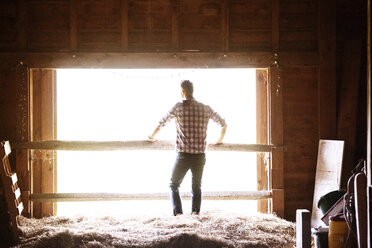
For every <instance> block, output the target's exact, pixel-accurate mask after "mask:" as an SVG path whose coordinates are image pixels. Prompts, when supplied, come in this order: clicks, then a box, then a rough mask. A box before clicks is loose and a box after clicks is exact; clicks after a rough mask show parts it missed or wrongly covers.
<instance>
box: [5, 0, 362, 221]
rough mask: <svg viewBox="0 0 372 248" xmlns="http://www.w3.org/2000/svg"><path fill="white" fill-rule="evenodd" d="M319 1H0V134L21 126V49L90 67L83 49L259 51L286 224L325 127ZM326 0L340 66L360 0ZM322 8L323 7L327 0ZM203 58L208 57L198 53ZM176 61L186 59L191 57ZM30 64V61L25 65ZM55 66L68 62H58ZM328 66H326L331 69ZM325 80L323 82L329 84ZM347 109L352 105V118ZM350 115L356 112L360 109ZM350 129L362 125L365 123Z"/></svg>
mask: <svg viewBox="0 0 372 248" xmlns="http://www.w3.org/2000/svg"><path fill="white" fill-rule="evenodd" d="M324 2H325V1H322V0H136V1H134V0H107V1H101V0H78V1H73V0H48V1H47V0H27V1H26V0H17V1H12V0H4V1H1V2H0V57H2V56H3V57H2V58H8V57H10V58H12V60H5V59H3V60H2V62H0V67H1V68H3V69H2V70H1V71H0V88H1V90H0V117H1V120H2V121H1V123H0V135H1V136H0V138H1V139H10V140H11V141H17V140H20V139H21V136H20V133H22V132H20V130H19V129H20V128H22V127H23V126H24V125H23V126H22V125H20V123H19V122H20V118H18V117H15V116H14V113H16V112H17V111H18V112H19V109H20V108H21V107H22V106H20V104H18V102H19V99H20V94H19V93H17V92H18V91H17V89H16V87H17V83H16V79H15V78H16V76H17V75H15V74H16V68H18V67H19V66H20V62H21V61H22V57H23V55H24V54H25V53H27V54H28V53H31V52H34V54H32V55H30V54H29V55H27V56H28V57H33V58H40V65H41V63H43V64H42V65H48V63H49V64H55V63H56V60H58V63H59V64H63V61H62V62H61V61H60V60H59V59H60V57H58V54H63V56H66V53H67V55H68V56H71V57H74V56H76V54H80V55H82V56H83V58H84V56H86V58H88V59H89V63H87V64H93V65H94V64H95V63H97V64H99V65H100V66H102V64H101V60H100V59H101V58H94V56H91V55H89V54H90V53H93V52H99V53H108V54H107V56H110V54H109V53H113V54H116V55H117V54H123V56H125V55H126V54H128V53H133V52H137V53H144V54H146V53H149V52H151V53H153V54H152V56H156V53H159V54H161V52H174V53H176V52H190V53H192V54H195V53H196V54H197V53H202V52H210V53H212V54H213V53H222V54H227V55H228V54H229V53H232V52H234V53H246V52H268V53H271V54H272V57H273V59H272V61H273V62H275V63H273V64H272V65H270V64H268V65H267V66H273V67H275V68H276V69H275V70H277V75H276V77H277V78H276V80H277V81H276V82H278V84H277V85H276V86H275V87H277V90H279V91H280V93H281V94H282V97H283V134H282V135H283V143H284V145H285V148H284V155H283V160H284V190H285V202H284V206H285V212H284V214H285V218H287V219H289V220H294V219H295V213H296V209H298V208H301V209H311V203H312V192H313V187H314V178H315V167H316V154H317V146H318V140H319V131H320V130H321V129H320V128H321V127H326V126H327V125H328V124H329V123H328V120H326V119H324V118H323V117H322V118H320V115H319V106H320V105H319V104H320V103H321V102H322V101H321V100H320V99H319V96H320V95H319V89H320V85H319V75H324V74H319V73H320V68H319V53H320V49H322V47H323V46H322V45H324V44H323V43H322V42H323V41H322V39H319V37H320V35H321V33H320V32H323V34H324V31H322V29H320V27H322V26H323V25H326V24H327V23H324V22H325V21H324V20H323V19H322V17H324V13H323V14H322V15H321V16H319V14H320V12H319V10H320V6H319V3H324ZM331 2H332V3H334V4H336V5H337V6H333V9H336V20H335V25H336V37H337V40H336V43H335V44H334V43H333V42H331V43H330V44H329V45H330V46H332V47H336V49H337V55H336V59H337V63H336V65H337V66H338V67H340V65H342V55H343V52H344V50H343V49H344V40H345V39H344V38H345V37H346V38H347V39H349V40H350V39H351V37H353V38H356V39H359V40H363V39H364V36H363V35H364V34H363V32H360V31H359V30H360V27H359V25H360V22H362V21H363V20H365V18H366V17H365V13H364V12H363V11H364V9H365V8H366V7H365V6H366V4H365V2H366V1H365V0H357V1H352V0H337V1H331ZM327 4H328V5H331V3H329V2H328V1H327ZM331 7H332V6H331ZM356 27H358V28H356ZM332 38H334V37H332ZM320 43H321V44H320ZM362 47H364V45H363V44H362ZM48 53H50V54H48ZM53 56H56V57H53ZM105 56H106V55H105ZM145 56H146V55H145ZM159 56H160V55H159ZM216 57H218V56H216ZM210 58H213V57H208V59H210ZM41 61H42V62H41ZM182 62H183V63H184V64H186V65H189V66H192V65H193V61H187V60H182ZM340 63H341V64H340ZM194 64H195V63H194ZM216 64H218V63H216ZM232 64H233V63H232ZM37 65H38V61H37V59H36V62H35V60H34V64H33V66H37ZM21 66H24V67H27V65H21ZM64 66H65V67H68V64H64ZM362 66H363V63H362ZM331 69H333V70H335V68H334V67H333V68H331ZM336 74H337V78H336V79H337V82H339V81H340V80H341V79H340V77H342V75H341V74H340V73H337V71H336ZM361 78H362V76H361ZM330 83H331V84H332V85H333V83H334V82H330ZM361 85H363V84H361ZM325 86H327V85H325ZM328 86H329V85H328ZM342 89H344V88H340V87H337V84H336V88H335V87H333V86H332V87H330V88H329V90H330V91H331V92H330V93H331V94H333V95H335V96H336V97H338V96H339V95H340V92H339V91H340V90H342ZM359 91H360V90H359ZM320 92H323V91H322V90H321V91H320ZM321 99H323V100H324V99H326V98H324V97H322V98H321ZM338 100H339V99H338V98H336V101H338ZM354 100H355V99H354ZM358 101H362V100H358ZM21 105H22V104H21ZM358 106H363V101H362V102H358ZM23 108H24V105H23ZM358 110H359V108H358ZM334 111H336V113H334ZM340 111H341V112H342V111H343V110H342V109H338V110H336V109H335V110H333V113H332V114H335V115H336V116H337V114H338V113H340ZM360 111H362V110H360ZM357 113H358V111H356V112H355V115H356V114H357ZM359 113H360V115H362V116H363V115H364V113H363V112H359ZM360 115H358V116H357V117H356V118H358V120H359V121H357V124H356V126H357V127H360V126H359V124H360V123H362V122H363V118H361V117H359V116H360ZM357 129H358V130H360V129H361V130H364V129H365V127H364V126H361V127H360V128H357ZM355 133H357V132H355ZM359 134H360V133H359ZM355 135H357V134H355ZM362 136H363V132H361V135H359V136H356V137H354V138H355V139H356V141H355V144H356V145H355V146H356V147H357V148H360V147H361V146H363V145H364V143H363V141H362V140H364V137H362ZM323 138H335V137H323ZM346 138H348V137H346ZM361 149H363V148H361Z"/></svg>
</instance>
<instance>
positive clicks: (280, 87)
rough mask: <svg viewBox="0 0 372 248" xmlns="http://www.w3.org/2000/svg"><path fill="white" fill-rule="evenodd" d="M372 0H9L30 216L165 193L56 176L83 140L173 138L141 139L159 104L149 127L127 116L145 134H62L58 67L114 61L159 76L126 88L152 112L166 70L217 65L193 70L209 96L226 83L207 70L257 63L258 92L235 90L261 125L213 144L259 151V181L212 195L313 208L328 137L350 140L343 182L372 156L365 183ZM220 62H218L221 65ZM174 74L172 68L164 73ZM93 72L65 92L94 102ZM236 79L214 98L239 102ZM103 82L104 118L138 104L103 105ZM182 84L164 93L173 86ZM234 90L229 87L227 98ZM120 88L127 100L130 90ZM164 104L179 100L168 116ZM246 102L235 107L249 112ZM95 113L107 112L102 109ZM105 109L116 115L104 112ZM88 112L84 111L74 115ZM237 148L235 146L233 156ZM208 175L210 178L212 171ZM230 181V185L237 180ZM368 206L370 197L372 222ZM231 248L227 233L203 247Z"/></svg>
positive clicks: (7, 119)
mask: <svg viewBox="0 0 372 248" xmlns="http://www.w3.org/2000/svg"><path fill="white" fill-rule="evenodd" d="M369 4H370V1H369V0H353V1H351V0H327V1H322V0H175V1H173V0H106V1H100V0H76V1H74V0H27V1H26V0H16V1H11V0H5V1H0V58H1V62H0V89H1V90H0V120H1V121H0V140H2V141H9V143H10V146H11V148H12V153H11V155H10V156H9V160H10V165H11V169H12V170H13V171H14V172H16V174H17V177H18V182H17V184H18V186H19V189H20V193H21V196H20V199H21V202H22V205H23V207H24V209H23V211H22V214H21V215H22V217H21V220H23V222H24V223H27V222H28V221H29V220H31V219H33V218H35V219H40V218H43V217H49V216H56V215H57V214H58V209H59V207H58V204H59V203H58V202H61V201H86V202H88V203H91V202H92V204H93V202H96V201H101V200H104V201H113V200H120V201H121V202H123V203H124V204H125V202H129V201H132V200H137V199H139V200H146V201H156V200H162V201H164V200H167V199H168V196H167V195H166V194H162V193H153V192H149V191H148V192H146V191H144V192H141V193H138V192H130V191H129V192H122V191H118V192H116V191H115V190H114V189H112V191H111V192H110V193H106V194H98V193H99V192H100V191H99V189H98V190H94V191H91V192H88V191H75V192H60V191H59V189H58V188H61V187H62V186H60V185H59V184H58V183H59V182H58V180H57V179H59V177H58V175H59V174H58V171H61V170H62V169H61V168H60V169H58V163H59V162H58V161H59V160H58V157H59V156H60V155H58V154H61V153H60V151H61V150H64V151H74V152H76V151H78V152H80V155H81V154H83V153H84V152H86V151H112V150H126V152H128V153H131V152H139V153H140V154H141V152H145V151H148V150H151V151H157V152H164V151H172V149H174V145H173V144H172V143H171V142H168V141H166V140H160V141H159V142H158V143H154V144H152V143H151V144H149V143H148V142H146V140H145V139H146V137H147V135H150V132H151V131H152V130H151V128H152V127H155V125H156V124H157V122H156V121H157V120H158V119H160V117H161V115H159V116H157V118H158V119H156V120H155V121H154V122H153V123H147V122H146V121H145V122H146V123H147V124H149V125H150V129H148V128H147V126H146V127H145V124H143V126H142V124H141V125H140V124H138V123H137V124H136V125H134V126H133V127H132V126H131V127H132V128H133V129H142V130H144V132H143V136H142V137H144V138H141V136H140V134H138V135H139V136H133V137H131V136H130V135H131V133H128V134H127V135H123V134H120V133H119V132H120V131H115V132H114V133H113V134H112V135H111V136H109V137H103V138H102V137H99V134H100V133H101V132H103V131H102V130H99V129H98V130H95V131H94V130H93V129H92V130H91V129H89V130H90V132H91V133H89V132H88V135H87V137H85V138H84V137H80V136H76V137H75V136H68V135H67V136H66V137H68V138H65V139H63V138H62V139H61V138H59V137H61V136H60V135H59V134H58V131H59V130H60V129H59V127H60V125H57V123H58V120H57V110H58V108H59V105H58V100H59V98H58V96H59V95H60V91H58V89H57V88H58V82H59V81H60V79H59V75H61V73H62V72H63V71H67V70H77V69H81V70H83V71H84V70H85V71H87V70H92V71H93V70H96V71H97V70H105V71H109V72H111V74H119V76H120V75H121V76H122V75H124V79H123V78H122V79H119V81H120V80H122V81H124V82H126V81H128V80H129V79H131V78H137V77H143V80H144V81H146V82H148V83H150V85H152V86H151V88H150V89H151V92H152V93H153V94H148V95H146V94H147V93H146V94H144V93H145V92H144V91H147V89H146V87H150V86H144V87H139V89H138V91H135V90H133V92H132V93H131V92H128V89H125V90H123V94H122V98H129V96H130V95H131V96H134V98H133V99H135V98H137V99H139V100H140V101H139V102H140V103H142V104H143V105H144V106H146V105H147V106H149V107H148V108H147V109H148V112H154V111H155V110H153V109H151V107H154V106H155V105H154V106H151V105H152V104H153V102H157V100H156V98H155V100H154V101H153V102H152V100H150V99H152V98H151V97H152V96H154V95H155V96H156V95H158V94H159V93H158V91H161V89H162V88H161V87H159V88H158V89H157V88H156V87H154V84H160V83H161V81H162V80H163V81H164V80H169V81H171V82H173V83H174V85H177V86H178V85H179V80H180V79H185V77H193V76H194V74H195V73H198V72H199V71H201V70H206V71H207V72H208V70H210V71H209V72H210V74H207V76H206V77H204V78H197V77H196V78H195V80H196V81H198V80H200V81H203V80H204V81H206V82H209V83H210V86H209V87H210V88H212V89H210V91H209V92H208V91H206V93H205V95H204V96H203V95H200V96H199V97H198V98H199V99H200V100H202V99H203V98H204V97H208V96H209V95H213V94H217V93H216V91H215V90H214V88H213V87H214V86H213V81H212V80H211V79H210V78H212V74H218V73H222V74H224V70H238V69H241V70H252V71H254V77H253V81H252V82H253V86H254V89H255V94H254V97H255V99H253V98H252V97H251V96H249V94H248V92H247V93H246V97H244V94H242V95H243V96H242V97H240V95H239V97H236V98H239V99H243V100H244V99H246V100H247V101H245V102H246V103H247V105H248V104H249V101H248V100H252V99H253V103H254V104H255V108H254V111H255V116H254V117H253V118H252V119H253V121H252V120H251V122H254V123H253V124H252V123H250V124H252V126H247V125H250V124H244V125H246V126H242V127H239V128H240V129H237V128H234V125H228V131H227V133H229V132H234V131H235V132H245V131H246V130H247V129H251V130H252V129H254V134H253V135H255V136H254V138H253V139H252V140H250V139H245V138H244V137H246V136H244V135H242V136H239V134H238V135H237V137H238V138H237V139H236V140H234V139H233V138H231V139H227V140H226V144H222V145H221V146H219V147H210V149H209V150H210V152H209V153H211V154H212V153H214V154H216V153H224V154H235V153H234V152H239V154H240V153H242V151H243V153H244V154H245V152H246V153H249V154H254V159H255V160H254V161H255V162H254V165H253V166H251V167H252V170H253V171H254V172H252V173H254V175H255V182H254V183H255V184H254V187H255V188H254V189H245V188H238V189H235V188H232V189H231V190H226V189H225V190H224V189H220V188H218V187H217V188H215V189H212V190H211V191H210V192H209V191H208V192H206V194H205V195H204V197H205V200H209V201H212V202H213V201H218V200H224V201H229V200H231V201H236V202H238V201H237V200H242V201H254V207H255V211H256V212H260V213H268V214H275V215H276V216H277V217H279V218H280V219H282V220H285V221H288V222H295V221H296V210H298V209H308V210H310V211H311V209H312V207H313V202H314V199H313V198H314V187H315V184H316V182H315V179H316V169H317V159H318V148H319V141H320V140H342V141H344V148H343V161H342V165H341V176H340V188H341V189H346V188H347V186H348V180H349V178H350V177H351V176H352V174H353V173H352V170H353V169H354V168H355V166H356V165H357V163H358V161H359V160H360V159H365V160H366V168H367V170H366V174H367V186H369V185H371V177H370V168H371V167H370V102H371V98H370V93H371V92H370V50H369V46H370V37H369V34H370V32H369V30H370V9H369ZM135 70H149V71H151V73H150V74H149V75H147V74H146V75H145V76H144V74H141V75H140V76H138V75H135V76H127V75H128V73H129V72H128V71H135ZM173 70H178V71H176V72H174V71H173ZM182 70H183V71H182ZM185 70H186V71H187V70H188V72H185ZM213 70H215V71H217V72H214V73H211V71H213ZM164 71H167V72H166V73H165V74H164ZM180 71H181V72H180ZM89 73H90V72H88V74H89ZM92 73H93V72H92ZM85 77H86V78H85V79H84V74H83V76H82V77H81V78H80V81H84V83H85V85H83V86H82V88H81V89H80V90H76V87H78V86H77V83H76V84H75V83H74V84H73V85H72V87H71V88H70V89H68V90H67V91H68V92H71V91H75V90H76V91H75V93H77V96H79V94H80V95H81V97H82V99H84V100H82V101H81V102H83V101H87V100H85V98H83V97H84V96H87V95H89V94H90V93H91V92H92V86H90V85H89V83H90V81H91V80H92V79H89V80H88V79H87V77H88V76H87V75H86V76H85ZM128 77H129V79H128ZM242 77H244V76H242ZM186 79H187V78H186ZM213 80H214V81H217V79H213ZM238 80H241V76H240V74H239V73H237V72H235V74H231V76H229V77H228V78H225V81H226V82H224V83H225V84H223V86H221V87H222V90H221V92H220V93H218V95H219V98H218V100H217V102H216V104H217V103H220V104H221V106H222V107H227V111H226V112H227V113H229V112H231V113H234V112H235V113H237V112H238V111H236V110H235V107H234V106H233V105H232V104H233V103H232V102H233V99H234V94H235V95H236V96H237V95H238V93H242V92H241V91H243V92H244V90H247V89H246V88H242V89H240V88H237V86H236V84H235V82H236V81H238ZM211 81H212V82H211ZM243 81H244V80H243ZM134 82H136V81H134ZM108 84H109V82H105V81H104V80H103V82H102V83H101V84H100V85H99V86H98V88H99V87H101V88H102V95H103V90H104V89H105V88H107V87H108V86H107V85H108ZM134 84H136V83H134ZM74 87H75V88H74ZM197 87H198V86H196V89H195V90H196V91H197ZM168 88H169V87H168ZM133 89H134V88H133ZM129 90H130V89H129ZM141 90H142V91H143V92H141ZM234 90H235V91H234ZM113 91H115V90H113ZM99 93H100V92H99V91H98V93H96V95H95V100H93V101H92V102H91V103H90V104H86V105H87V107H89V106H90V108H89V111H90V112H92V116H93V117H95V118H96V119H105V118H111V117H109V115H110V116H120V115H122V113H121V112H120V108H122V109H126V108H128V109H130V108H137V107H136V106H137V105H138V106H139V104H134V105H131V104H130V103H123V104H122V105H127V106H119V107H120V108H114V106H113V105H114V103H113V105H111V106H110V105H108V106H106V107H105V108H103V109H102V112H99V111H98V109H99V108H100V104H96V103H97V102H98V101H99V100H100V99H101V97H103V96H102V95H100V94H99ZM173 93H174V91H173V92H171V93H169V92H168V95H172V94H173ZM177 94H178V93H176V94H175V97H176V98H177ZM228 94H231V98H226V97H225V96H226V95H228ZM173 95H174V94H173ZM69 97H72V96H70V95H68V94H67V96H66V98H67V101H68V100H69ZM117 97H118V98H120V97H121V96H120V94H119V95H118V96H117ZM164 97H167V94H165V96H164ZM164 97H160V98H164ZM171 97H172V98H171V99H174V96H171ZM109 98H110V96H109ZM133 101H134V100H133ZM243 102H244V101H243ZM78 103H79V101H77V103H76V104H78ZM81 104H82V105H83V103H81ZM88 105H89V106H88ZM92 106H93V107H92ZM156 106H158V105H156ZM168 107H170V105H166V108H164V109H162V111H161V113H163V114H164V113H165V112H166V111H167V110H168ZM222 107H221V108H222ZM248 107H249V106H247V108H248ZM76 108H78V106H76ZM229 108H230V110H229ZM72 109H73V107H72ZM111 109H115V110H113V111H111ZM135 110H137V111H138V112H139V111H141V112H142V113H141V114H140V115H147V114H148V113H146V112H145V111H146V109H142V108H141V109H140V108H139V107H138V109H135ZM158 110H159V109H156V111H158ZM245 111H246V110H243V111H241V112H242V113H240V111H239V113H240V115H243V116H244V115H245V114H246V113H245ZM97 113H101V115H102V116H98V117H97V115H98V114H97ZM106 113H110V114H109V115H107V116H106ZM95 115H96V116H95ZM72 118H74V117H72ZM136 118H137V113H135V114H133V115H132V116H130V115H128V118H127V119H125V118H124V119H123V127H122V128H123V129H126V128H127V129H128V128H129V127H126V126H125V125H127V124H128V123H130V122H132V124H128V125H133V122H134V123H135V121H136V120H135V119H136ZM70 121H71V120H70ZM72 121H73V119H72ZM114 121H115V120H113V121H112V122H114ZM227 121H228V120H227ZM78 123H80V121H79V122H76V123H75V124H76V126H78ZM87 123H88V124H84V125H82V126H81V127H79V128H81V129H80V130H81V131H83V130H85V129H86V130H88V126H89V122H87ZM147 124H146V125H147ZM76 126H75V127H74V126H72V127H70V128H71V130H72V129H74V128H75V129H77V127H76ZM86 130H85V131H86ZM118 130H120V129H118ZM77 132H78V133H79V130H78V131H77ZM80 133H81V132H80ZM89 134H91V135H92V136H89ZM93 134H94V135H96V134H98V136H94V135H93ZM243 136H244V137H243ZM92 137H93V138H92ZM94 137H95V138H94ZM242 137H243V138H242ZM165 139H167V138H165ZM77 154H79V153H77ZM143 154H144V153H143ZM80 155H78V156H80ZM81 156H82V155H81ZM109 156H110V155H109ZM139 156H141V155H139ZM142 156H143V155H142ZM144 156H147V155H144ZM211 156H212V155H211ZM236 156H238V155H236ZM239 156H240V155H239ZM232 157H234V155H231V157H226V158H227V159H230V158H232ZM242 159H245V158H242ZM216 160H218V159H216ZM131 164H132V162H131ZM102 166H104V165H102ZM133 166H134V165H133ZM86 170H87V171H86V172H84V169H81V170H80V171H79V173H75V177H76V178H75V177H74V180H73V179H71V181H78V180H82V178H84V175H85V173H86V174H89V173H88V170H89V169H86ZM229 170H232V171H233V172H234V170H235V167H232V166H230V165H229ZM69 173H72V174H73V173H74V172H73V171H72V172H69ZM208 173H209V174H211V175H212V176H213V173H214V172H213V170H210V171H209V172H208ZM235 173H236V176H238V175H239V176H242V175H243V180H244V174H242V172H238V171H235ZM60 174H61V173H60ZM113 174H115V172H114V173H113ZM248 174H250V172H249V173H247V175H246V178H247V181H248V180H251V179H250V177H249V176H251V175H248ZM96 177H97V178H94V182H93V184H94V183H95V184H96V185H99V184H100V180H103V178H102V177H104V176H103V175H102V174H101V175H100V176H99V175H98V176H96ZM0 180H1V181H3V180H4V179H0ZM68 181H69V180H68V179H67V180H66V184H68V183H69V182H68ZM102 184H103V183H102ZM58 185H59V186H58ZM229 185H234V181H232V182H231V183H230V184H229ZM5 187H6V186H4V184H2V183H0V209H1V216H0V238H1V242H2V244H8V245H10V244H14V237H13V236H12V235H11V234H10V233H11V229H12V224H11V221H10V218H9V214H8V211H9V209H8V205H7V200H6V198H7V197H6V193H5V192H6V189H5ZM150 187H151V186H149V188H150ZM166 190H168V189H167V188H166ZM109 191H110V190H109ZM367 191H368V190H367ZM187 197H188V195H187V194H186V195H185V198H187ZM365 199H367V194H366V195H365ZM368 199H369V198H368ZM366 201H367V200H366ZM86 202H85V203H86ZM367 202H368V201H367ZM17 204H19V202H18V203H17ZM150 204H151V203H150ZM61 206H62V205H61ZM86 206H89V205H86ZM87 208H89V207H87ZM244 208H246V205H244V204H242V205H241V207H240V209H241V211H242V215H243V213H244V212H245V209H244ZM237 209H238V210H237V212H235V213H234V214H239V211H240V210H239V207H238V208H237ZM369 209H370V208H369V205H368V211H367V213H366V216H368V221H369V211H370V210H369ZM222 212H223V211H222ZM198 218H202V215H201V216H200V217H198ZM368 223H369V222H368ZM13 226H14V224H13ZM369 227H370V225H369V224H368V226H366V227H365V229H367V230H368V231H367V230H365V233H366V235H367V236H368V239H367V237H366V240H368V245H369V246H368V247H371V246H370V245H371V244H370V242H371V241H370V240H371V239H370V235H369V233H370V230H371V229H370V228H369ZM286 228H288V227H286ZM366 243H367V241H366ZM162 245H164V244H162ZM113 246H114V245H113ZM221 246H222V245H221V243H218V242H217V243H211V244H209V246H205V247H221ZM92 247H93V246H92ZM121 247H127V246H121ZM158 247H164V246H161V245H159V246H158ZM194 247H197V246H194ZM243 247H244V246H243ZM247 247H251V246H247ZM258 247H259V246H258ZM359 247H360V246H359ZM362 247H363V246H362ZM364 247H367V246H364Z"/></svg>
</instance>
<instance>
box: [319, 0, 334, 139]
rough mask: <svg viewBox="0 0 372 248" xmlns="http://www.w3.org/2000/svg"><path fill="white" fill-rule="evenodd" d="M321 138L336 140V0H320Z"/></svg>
mask: <svg viewBox="0 0 372 248" xmlns="http://www.w3.org/2000/svg"><path fill="white" fill-rule="evenodd" d="M318 4H319V25H318V26H319V37H318V38H319V39H318V40H319V42H318V44H319V83H318V84H319V87H318V97H319V104H318V112H319V138H320V139H335V138H336V130H337V126H336V125H337V117H336V114H337V111H336V110H337V106H336V104H337V101H336V100H337V94H336V93H337V91H336V89H337V87H336V86H337V85H336V46H335V44H336V43H337V42H336V9H337V8H336V5H337V4H336V0H329V1H323V0H319V1H318Z"/></svg>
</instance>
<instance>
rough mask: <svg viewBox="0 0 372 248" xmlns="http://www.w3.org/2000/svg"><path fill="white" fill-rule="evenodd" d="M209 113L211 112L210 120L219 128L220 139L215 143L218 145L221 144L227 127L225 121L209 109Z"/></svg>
mask: <svg viewBox="0 0 372 248" xmlns="http://www.w3.org/2000/svg"><path fill="white" fill-rule="evenodd" d="M211 111H212V114H211V119H212V120H213V121H215V122H216V123H218V124H219V125H220V126H221V132H220V137H219V138H218V140H217V142H216V143H215V144H216V145H220V144H222V140H223V138H224V137H225V133H226V129H227V125H226V122H225V120H224V119H223V118H222V117H221V116H220V115H219V114H218V113H217V112H216V111H214V110H213V109H211Z"/></svg>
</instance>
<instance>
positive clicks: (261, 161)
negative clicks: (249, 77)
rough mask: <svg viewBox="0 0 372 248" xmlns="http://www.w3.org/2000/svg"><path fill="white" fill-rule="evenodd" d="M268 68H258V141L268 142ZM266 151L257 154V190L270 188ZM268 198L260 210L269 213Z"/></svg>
mask: <svg viewBox="0 0 372 248" xmlns="http://www.w3.org/2000/svg"><path fill="white" fill-rule="evenodd" d="M267 79H268V76H267V70H256V142H257V143H258V144H267V143H268V109H267V105H268V96H267V94H268V82H267ZM267 160H268V159H267V157H266V155H265V153H258V154H257V190H268V189H269V183H268V181H269V178H268V174H269V170H268V168H267V163H270V161H267ZM268 207H269V206H268V200H258V201H257V210H258V212H262V213H267V212H268V210H269V208H268Z"/></svg>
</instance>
